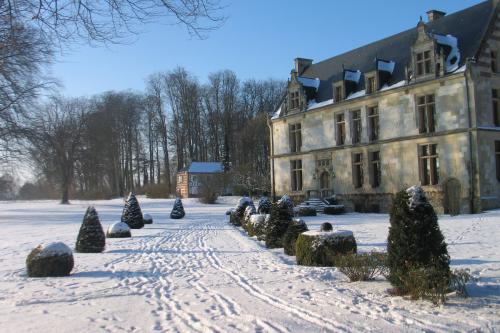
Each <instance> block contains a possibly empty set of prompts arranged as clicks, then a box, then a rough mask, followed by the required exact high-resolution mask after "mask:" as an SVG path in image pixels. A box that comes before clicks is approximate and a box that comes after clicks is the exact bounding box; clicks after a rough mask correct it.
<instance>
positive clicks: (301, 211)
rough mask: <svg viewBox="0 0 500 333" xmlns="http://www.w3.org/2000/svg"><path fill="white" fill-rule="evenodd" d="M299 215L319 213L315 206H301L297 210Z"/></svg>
mask: <svg viewBox="0 0 500 333" xmlns="http://www.w3.org/2000/svg"><path fill="white" fill-rule="evenodd" d="M297 214H298V215H299V216H316V215H318V213H317V212H316V209H314V208H313V207H299V210H298V212H297Z"/></svg>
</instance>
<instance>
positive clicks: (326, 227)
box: [319, 222, 333, 231]
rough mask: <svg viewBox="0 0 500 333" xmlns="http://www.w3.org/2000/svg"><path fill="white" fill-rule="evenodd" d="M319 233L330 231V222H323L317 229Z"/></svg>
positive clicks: (331, 228)
mask: <svg viewBox="0 0 500 333" xmlns="http://www.w3.org/2000/svg"><path fill="white" fill-rule="evenodd" d="M319 230H320V231H332V230H333V226H332V224H331V223H330V222H323V223H321V226H320V227H319Z"/></svg>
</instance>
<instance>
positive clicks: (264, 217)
mask: <svg viewBox="0 0 500 333" xmlns="http://www.w3.org/2000/svg"><path fill="white" fill-rule="evenodd" d="M270 216H271V215H269V214H254V215H252V216H250V221H249V222H248V224H247V232H248V236H250V237H253V236H257V239H258V240H265V237H266V226H267V223H268V222H269V218H270Z"/></svg>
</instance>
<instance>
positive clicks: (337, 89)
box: [333, 83, 344, 103]
mask: <svg viewBox="0 0 500 333" xmlns="http://www.w3.org/2000/svg"><path fill="white" fill-rule="evenodd" d="M333 98H334V102H335V103H339V102H342V101H343V100H344V88H343V86H342V84H341V83H338V84H336V85H334V86H333Z"/></svg>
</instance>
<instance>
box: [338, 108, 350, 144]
mask: <svg viewBox="0 0 500 333" xmlns="http://www.w3.org/2000/svg"><path fill="white" fill-rule="evenodd" d="M339 117H342V120H339ZM335 132H336V135H335V141H336V144H337V146H343V145H345V140H346V134H347V133H346V121H345V113H344V112H339V113H337V114H335Z"/></svg>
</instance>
